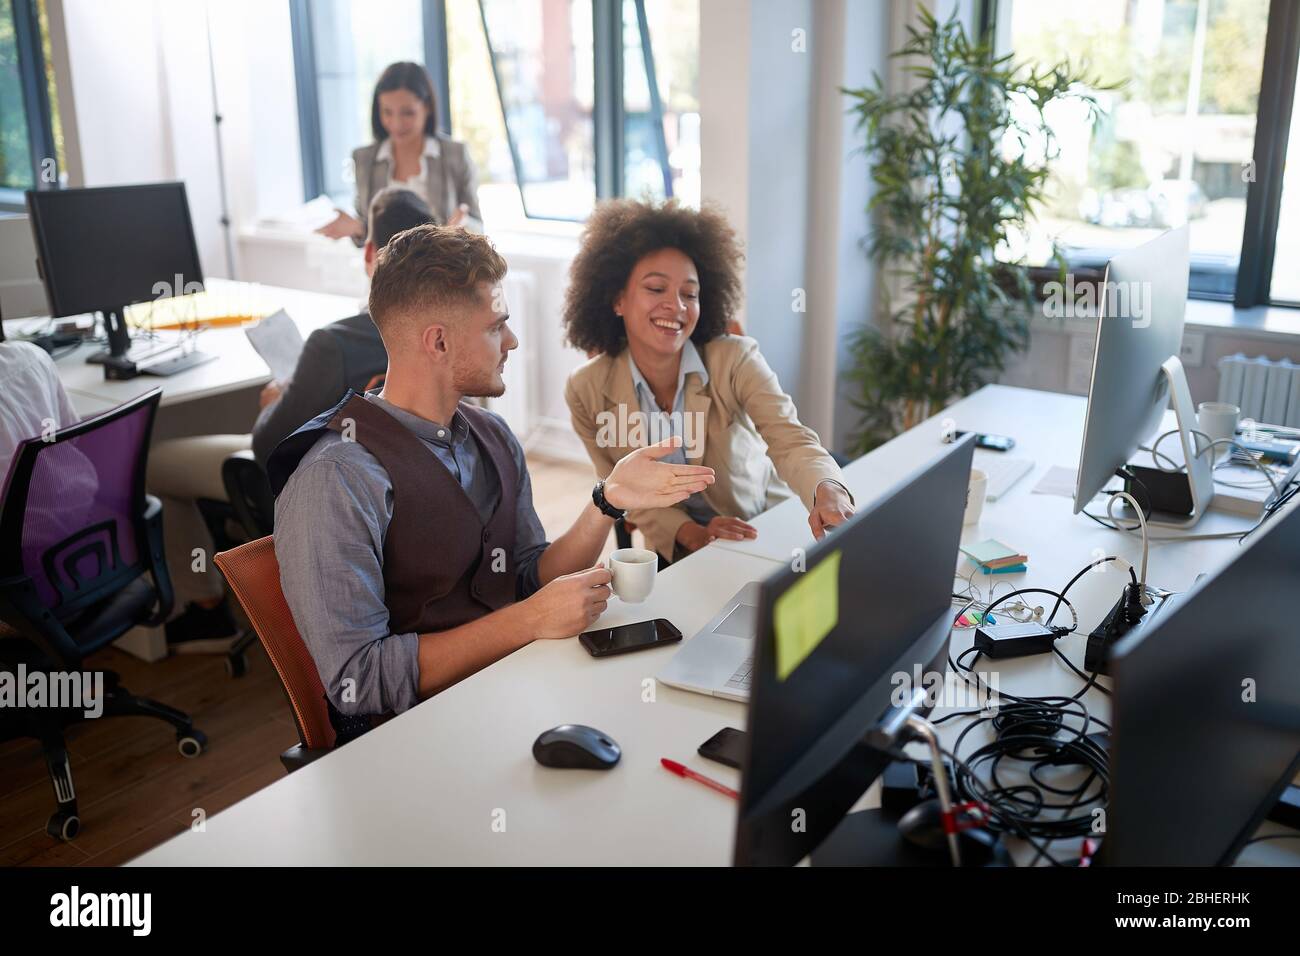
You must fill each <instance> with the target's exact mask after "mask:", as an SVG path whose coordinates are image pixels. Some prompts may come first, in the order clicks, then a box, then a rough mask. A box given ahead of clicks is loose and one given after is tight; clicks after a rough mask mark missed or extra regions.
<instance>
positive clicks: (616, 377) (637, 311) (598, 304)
mask: <svg viewBox="0 0 1300 956" xmlns="http://www.w3.org/2000/svg"><path fill="white" fill-rule="evenodd" d="M741 258H742V254H741V250H740V245H739V242H738V241H737V239H736V234H735V232H734V231H733V230H732V228H731V226H730V225H728V223H727V221H726V219H725V217H724V216H722V214H721V213H719V212H717V211H715V210H713V209H710V208H708V207H707V206H706V208H704V209H702V210H699V211H697V210H694V209H691V208H689V207H686V206H683V205H680V204H679V203H677V202H675V201H673V200H669V201H667V202H661V203H648V202H637V201H635V200H630V199H617V200H611V201H608V202H603V203H600V204H599V205H597V207H596V209H595V211H594V212H593V213H592V215H591V217H590V218H589V219H588V220H587V226H586V229H585V231H584V232H583V236H582V245H581V249H580V250H579V251H578V255H577V257H576V258H575V259H574V261H573V266H572V268H571V270H570V273H569V288H568V291H567V293H566V295H565V304H564V325H565V332H566V337H567V340H568V342H569V344H571V345H573V346H575V347H576V348H579V349H582V350H583V351H585V352H586V353H587V354H588V355H589V356H591V358H590V360H589V361H587V362H586V363H585V364H584V365H582V366H580V367H579V368H578V369H577V370H576V371H574V373H573V374H572V375H570V376H569V381H568V385H567V387H566V388H565V400H566V401H567V402H568V405H569V411H570V413H571V414H572V416H573V427H574V429H575V430H576V431H577V433H578V435H579V436H581V438H582V440H583V442H584V444H585V445H586V446H587V453H588V454H589V455H590V456H591V461H592V464H594V465H595V466H596V471H597V473H598V474H599V475H600V476H601V477H604V476H605V475H607V474H609V472H610V470H611V469H612V468H613V467H614V464H615V462H617V461H618V460H619V459H620V458H621V457H622V456H623V455H625V454H627V453H628V452H629V451H632V450H633V449H635V448H637V447H639V446H641V445H645V444H648V443H652V442H656V441H659V440H661V439H663V438H668V437H670V436H673V435H676V436H680V438H681V447H678V448H676V449H674V450H673V452H672V453H671V454H670V455H669V456H668V457H666V458H665V459H664V460H665V461H669V462H675V463H679V464H680V463H688V464H692V465H707V466H709V467H711V468H713V470H714V472H715V473H716V475H717V480H716V481H715V482H714V484H713V485H712V486H711V487H709V488H708V489H707V490H705V491H704V492H702V493H697V494H694V495H692V496H691V497H690V498H688V499H687V500H686V501H685V502H683V503H682V504H680V505H677V506H675V507H671V508H656V509H653V510H649V511H637V512H632V513H629V514H628V516H627V517H628V521H630V522H632V523H634V524H635V525H636V526H637V527H639V528H640V529H641V530H642V532H643V533H644V534H645V537H646V541H647V543H648V544H649V546H650V547H652V548H653V549H654V550H655V551H657V552H658V553H659V554H660V555H662V556H663V557H664V558H665V559H666V560H669V561H671V560H674V559H676V558H679V557H681V556H683V555H685V554H689V553H690V552H692V551H696V550H698V549H699V548H701V547H703V546H704V545H706V544H708V543H709V542H710V541H713V540H716V539H719V538H721V539H724V540H732V541H740V540H745V539H748V538H755V537H757V535H758V532H757V531H756V530H755V529H754V527H753V526H752V525H750V524H749V523H748V519H750V518H753V517H754V516H755V515H757V514H760V513H761V512H763V511H765V510H767V509H768V508H770V507H772V506H773V505H775V504H777V503H779V502H780V501H782V500H784V499H785V498H788V497H789V496H790V495H791V494H792V493H794V494H797V495H798V496H799V498H800V500H801V501H802V502H803V504H804V507H806V508H807V509H808V511H809V515H808V524H809V526H810V527H811V528H812V531H813V534H814V535H815V536H816V537H818V538H820V537H822V535H824V534H825V533H826V529H827V528H830V527H834V526H835V525H837V524H840V523H841V522H843V521H845V520H847V519H848V518H849V517H850V516H851V515H852V514H853V499H852V496H851V495H850V494H849V492H848V489H847V488H846V487H845V485H844V479H843V476H842V475H841V474H840V470H839V467H838V466H837V465H836V464H835V461H834V460H833V459H832V458H831V456H830V454H829V453H828V452H827V451H826V450H825V449H824V448H823V447H822V445H821V442H820V440H819V439H818V437H817V434H816V433H815V432H813V431H812V429H810V428H808V427H807V426H805V425H803V424H801V423H800V422H799V417H798V414H797V412H796V411H795V407H794V402H793V401H792V400H791V399H790V396H789V395H787V394H786V393H785V392H784V391H782V390H781V385H780V383H779V382H778V381H777V378H776V375H775V373H773V371H772V369H771V368H770V367H768V364H767V362H766V361H764V359H763V356H762V354H761V353H760V352H759V350H758V343H757V342H755V341H754V340H753V339H751V338H746V337H745V336H743V335H739V334H733V331H734V330H736V328H737V327H736V323H735V314H736V311H737V309H738V307H739V306H740V299H741V285H740V275H739V266H740V262H741ZM765 445H766V448H765V447H764V446H765Z"/></svg>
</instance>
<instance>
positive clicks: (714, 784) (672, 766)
mask: <svg viewBox="0 0 1300 956" xmlns="http://www.w3.org/2000/svg"><path fill="white" fill-rule="evenodd" d="M659 762H660V763H661V764H663V765H664V766H665V767H666V768H668V769H669V770H671V771H672V772H673V773H675V774H677V776H679V777H685V778H686V779H688V780H694V781H696V782H697V783H702V784H704V785H705V786H706V787H708V788H709V789H710V790H716V791H718V793H722V794H726V795H727V796H728V797H731V799H733V800H739V799H740V794H738V793H737V792H736V791H735V790H732V789H731V788H730V787H728V786H726V785H724V784H721V783H718V781H716V780H713V779H711V778H709V777H706V776H704V774H702V773H696V772H695V771H694V770H692V769H691V768H690V767H687V766H685V765H683V764H679V763H678V762H677V761H676V760H669V759H668V758H667V757H660V758H659Z"/></svg>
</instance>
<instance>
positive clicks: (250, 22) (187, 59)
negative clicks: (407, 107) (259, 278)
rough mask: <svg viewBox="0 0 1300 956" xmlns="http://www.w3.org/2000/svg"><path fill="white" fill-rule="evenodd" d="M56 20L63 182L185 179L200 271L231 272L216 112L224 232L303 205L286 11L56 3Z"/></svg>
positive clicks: (202, 0)
mask: <svg viewBox="0 0 1300 956" xmlns="http://www.w3.org/2000/svg"><path fill="white" fill-rule="evenodd" d="M50 12H51V18H50V19H51V23H50V31H51V45H52V47H53V49H54V57H53V59H54V65H55V70H56V84H57V86H58V89H59V95H60V107H61V109H62V111H63V120H64V124H65V142H66V144H67V146H68V166H69V169H68V174H69V182H70V183H71V184H72V185H81V186H108V185H117V184H123V183H141V182H156V181H159V180H172V179H179V180H182V181H184V182H185V187H186V192H187V194H188V196H189V202H190V213H191V216H192V217H193V220H194V232H195V238H196V240H197V242H198V246H199V257H200V260H201V262H202V264H203V270H204V273H205V274H206V275H212V276H230V275H232V274H237V273H238V266H239V262H238V249H237V246H236V247H234V248H232V249H231V250H230V253H233V256H232V255H231V254H228V250H227V246H226V241H225V232H224V229H223V226H222V221H221V220H222V208H223V207H222V183H223V177H222V176H221V175H219V169H220V166H219V161H218V149H217V124H216V122H215V115H216V106H215V104H216V103H218V102H219V103H220V106H221V111H222V116H223V122H222V124H221V126H222V129H221V136H222V148H223V157H222V158H223V159H224V165H225V170H224V172H225V175H224V183H225V187H226V189H225V191H226V197H227V198H226V202H227V205H228V207H229V210H230V214H231V218H232V229H233V230H237V228H238V224H239V223H240V222H246V221H251V220H252V219H253V218H255V217H256V216H257V215H258V213H259V211H267V210H270V209H274V208H285V207H287V206H295V205H297V204H298V203H299V202H301V196H302V174H301V162H300V159H299V150H298V134H297V129H298V122H297V120H298V116H297V103H296V96H295V92H294V84H293V47H292V38H291V35H290V31H289V8H288V4H287V3H283V2H279V3H266V2H263V3H258V2H255V0H225V2H220V3H218V2H208V0H186V2H180V3H178V2H172V0H112V2H103V0H51V8H50ZM209 36H211V56H210V55H209V49H210V48H209ZM214 61H215V63H216V66H217V70H216V74H217V81H216V82H217V99H216V100H214V96H213V71H212V64H213V62H214ZM232 245H233V243H232ZM232 258H233V261H232Z"/></svg>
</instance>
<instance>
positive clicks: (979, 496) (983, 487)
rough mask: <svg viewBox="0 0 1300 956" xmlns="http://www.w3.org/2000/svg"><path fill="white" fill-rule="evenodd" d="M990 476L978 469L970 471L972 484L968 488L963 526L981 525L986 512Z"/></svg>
mask: <svg viewBox="0 0 1300 956" xmlns="http://www.w3.org/2000/svg"><path fill="white" fill-rule="evenodd" d="M988 490H989V476H988V475H987V474H986V473H985V472H982V471H980V470H979V469H978V468H972V469H971V470H970V484H969V485H967V486H966V516H965V517H964V518H963V519H962V522H961V523H962V524H964V525H965V524H979V520H980V515H981V514H983V512H984V496H985V495H987V494H988Z"/></svg>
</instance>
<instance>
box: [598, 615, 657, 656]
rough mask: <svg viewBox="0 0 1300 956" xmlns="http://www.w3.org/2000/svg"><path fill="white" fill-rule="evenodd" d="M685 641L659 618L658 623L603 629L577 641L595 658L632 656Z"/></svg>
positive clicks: (640, 623)
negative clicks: (638, 652)
mask: <svg viewBox="0 0 1300 956" xmlns="http://www.w3.org/2000/svg"><path fill="white" fill-rule="evenodd" d="M681 639H682V632H681V631H679V630H677V628H675V627H673V625H672V624H671V623H670V622H669V621H666V620H664V619H663V618H659V619H658V620H657V621H640V622H638V623H636V624H622V625H619V626H618V627H602V628H601V629H600V630H598V631H587V632H585V633H583V634H579V635H578V640H579V641H581V642H582V646H583V647H585V648H586V649H587V653H588V654H590V655H591V656H592V657H609V656H610V655H611V654H629V653H631V652H632V651H643V650H645V649H646V648H649V647H658V646H659V645H660V644H674V643H676V642H677V641H680V640H681Z"/></svg>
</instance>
